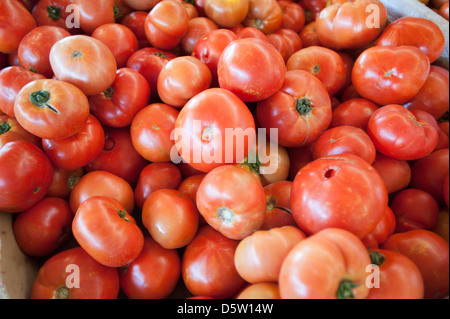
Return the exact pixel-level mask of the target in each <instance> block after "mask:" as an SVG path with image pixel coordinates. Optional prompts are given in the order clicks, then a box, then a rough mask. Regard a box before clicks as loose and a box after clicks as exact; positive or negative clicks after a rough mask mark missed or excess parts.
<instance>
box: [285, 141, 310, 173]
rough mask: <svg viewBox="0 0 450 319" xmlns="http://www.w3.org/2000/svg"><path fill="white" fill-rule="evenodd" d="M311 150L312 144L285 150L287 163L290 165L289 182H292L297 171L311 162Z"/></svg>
mask: <svg viewBox="0 0 450 319" xmlns="http://www.w3.org/2000/svg"><path fill="white" fill-rule="evenodd" d="M313 149H314V143H313V144H310V145H307V146H303V147H295V148H288V149H287V151H288V154H289V161H290V163H291V166H290V169H289V177H288V180H289V181H293V180H294V178H295V176H297V173H298V171H299V170H300V169H301V168H303V166H305V165H306V164H309V163H310V162H312V161H313V155H312V153H313Z"/></svg>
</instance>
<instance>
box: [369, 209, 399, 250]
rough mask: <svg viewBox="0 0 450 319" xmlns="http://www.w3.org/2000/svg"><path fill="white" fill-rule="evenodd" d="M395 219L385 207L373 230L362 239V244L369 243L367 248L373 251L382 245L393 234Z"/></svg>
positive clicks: (391, 212)
mask: <svg viewBox="0 0 450 319" xmlns="http://www.w3.org/2000/svg"><path fill="white" fill-rule="evenodd" d="M395 228H396V219H395V215H394V212H393V211H392V209H391V208H390V207H389V206H387V207H386V210H385V212H384V215H383V217H382V218H381V220H380V221H379V222H378V224H377V226H376V227H375V229H374V230H373V231H372V232H371V233H370V234H369V235H367V236H366V237H364V238H363V242H364V243H370V244H369V246H367V248H370V249H375V248H377V247H379V246H380V245H381V244H383V243H384V242H385V241H386V240H387V239H388V238H389V237H390V236H391V235H392V234H393V233H394V232H395Z"/></svg>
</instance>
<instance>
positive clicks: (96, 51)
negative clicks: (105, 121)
mask: <svg viewBox="0 0 450 319" xmlns="http://www.w3.org/2000/svg"><path fill="white" fill-rule="evenodd" d="M50 64H51V66H52V69H53V72H54V73H55V76H56V78H57V79H58V80H61V81H65V82H68V83H71V84H73V85H75V86H77V87H78V88H79V89H81V90H82V91H83V92H84V93H85V94H86V95H96V94H100V93H101V92H103V91H105V90H106V89H108V88H109V87H110V86H111V85H112V83H113V82H114V80H115V78H116V71H117V64H116V59H115V58H114V55H113V54H112V53H111V51H110V50H109V49H108V47H107V46H106V45H104V44H103V43H102V42H100V41H99V40H97V39H94V38H92V37H88V36H85V35H74V36H70V37H66V38H64V39H62V40H59V41H58V42H56V43H55V44H54V45H53V47H52V49H51V50H50ZM99 65H101V67H99Z"/></svg>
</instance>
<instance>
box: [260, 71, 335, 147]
mask: <svg viewBox="0 0 450 319" xmlns="http://www.w3.org/2000/svg"><path fill="white" fill-rule="evenodd" d="M256 114H257V118H258V121H259V123H260V125H261V127H263V128H265V129H266V130H267V131H266V133H268V130H269V128H277V129H278V143H279V144H280V145H282V146H285V147H300V146H304V145H308V144H310V143H312V142H313V141H315V140H316V139H317V138H318V137H319V136H320V134H322V133H323V132H324V131H325V130H326V129H327V128H328V126H329V124H330V122H331V114H332V113H331V101H330V97H329V95H328V92H327V90H326V88H325V86H324V85H323V83H322V82H321V81H320V80H319V79H317V78H316V77H315V76H314V75H312V74H310V73H308V72H306V71H302V70H292V71H287V72H286V76H285V79H284V84H283V86H282V87H281V89H280V90H279V91H278V92H277V93H275V94H274V95H273V96H271V97H269V98H267V99H265V100H263V101H260V102H258V104H257V113H256Z"/></svg>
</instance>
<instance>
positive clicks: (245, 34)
mask: <svg viewBox="0 0 450 319" xmlns="http://www.w3.org/2000/svg"><path fill="white" fill-rule="evenodd" d="M236 35H237V37H238V39H245V38H259V39H261V40H264V41H269V39H268V37H267V35H265V34H264V33H263V32H262V31H260V30H258V29H256V28H254V27H242V29H240V30H239V31H237V32H236Z"/></svg>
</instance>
